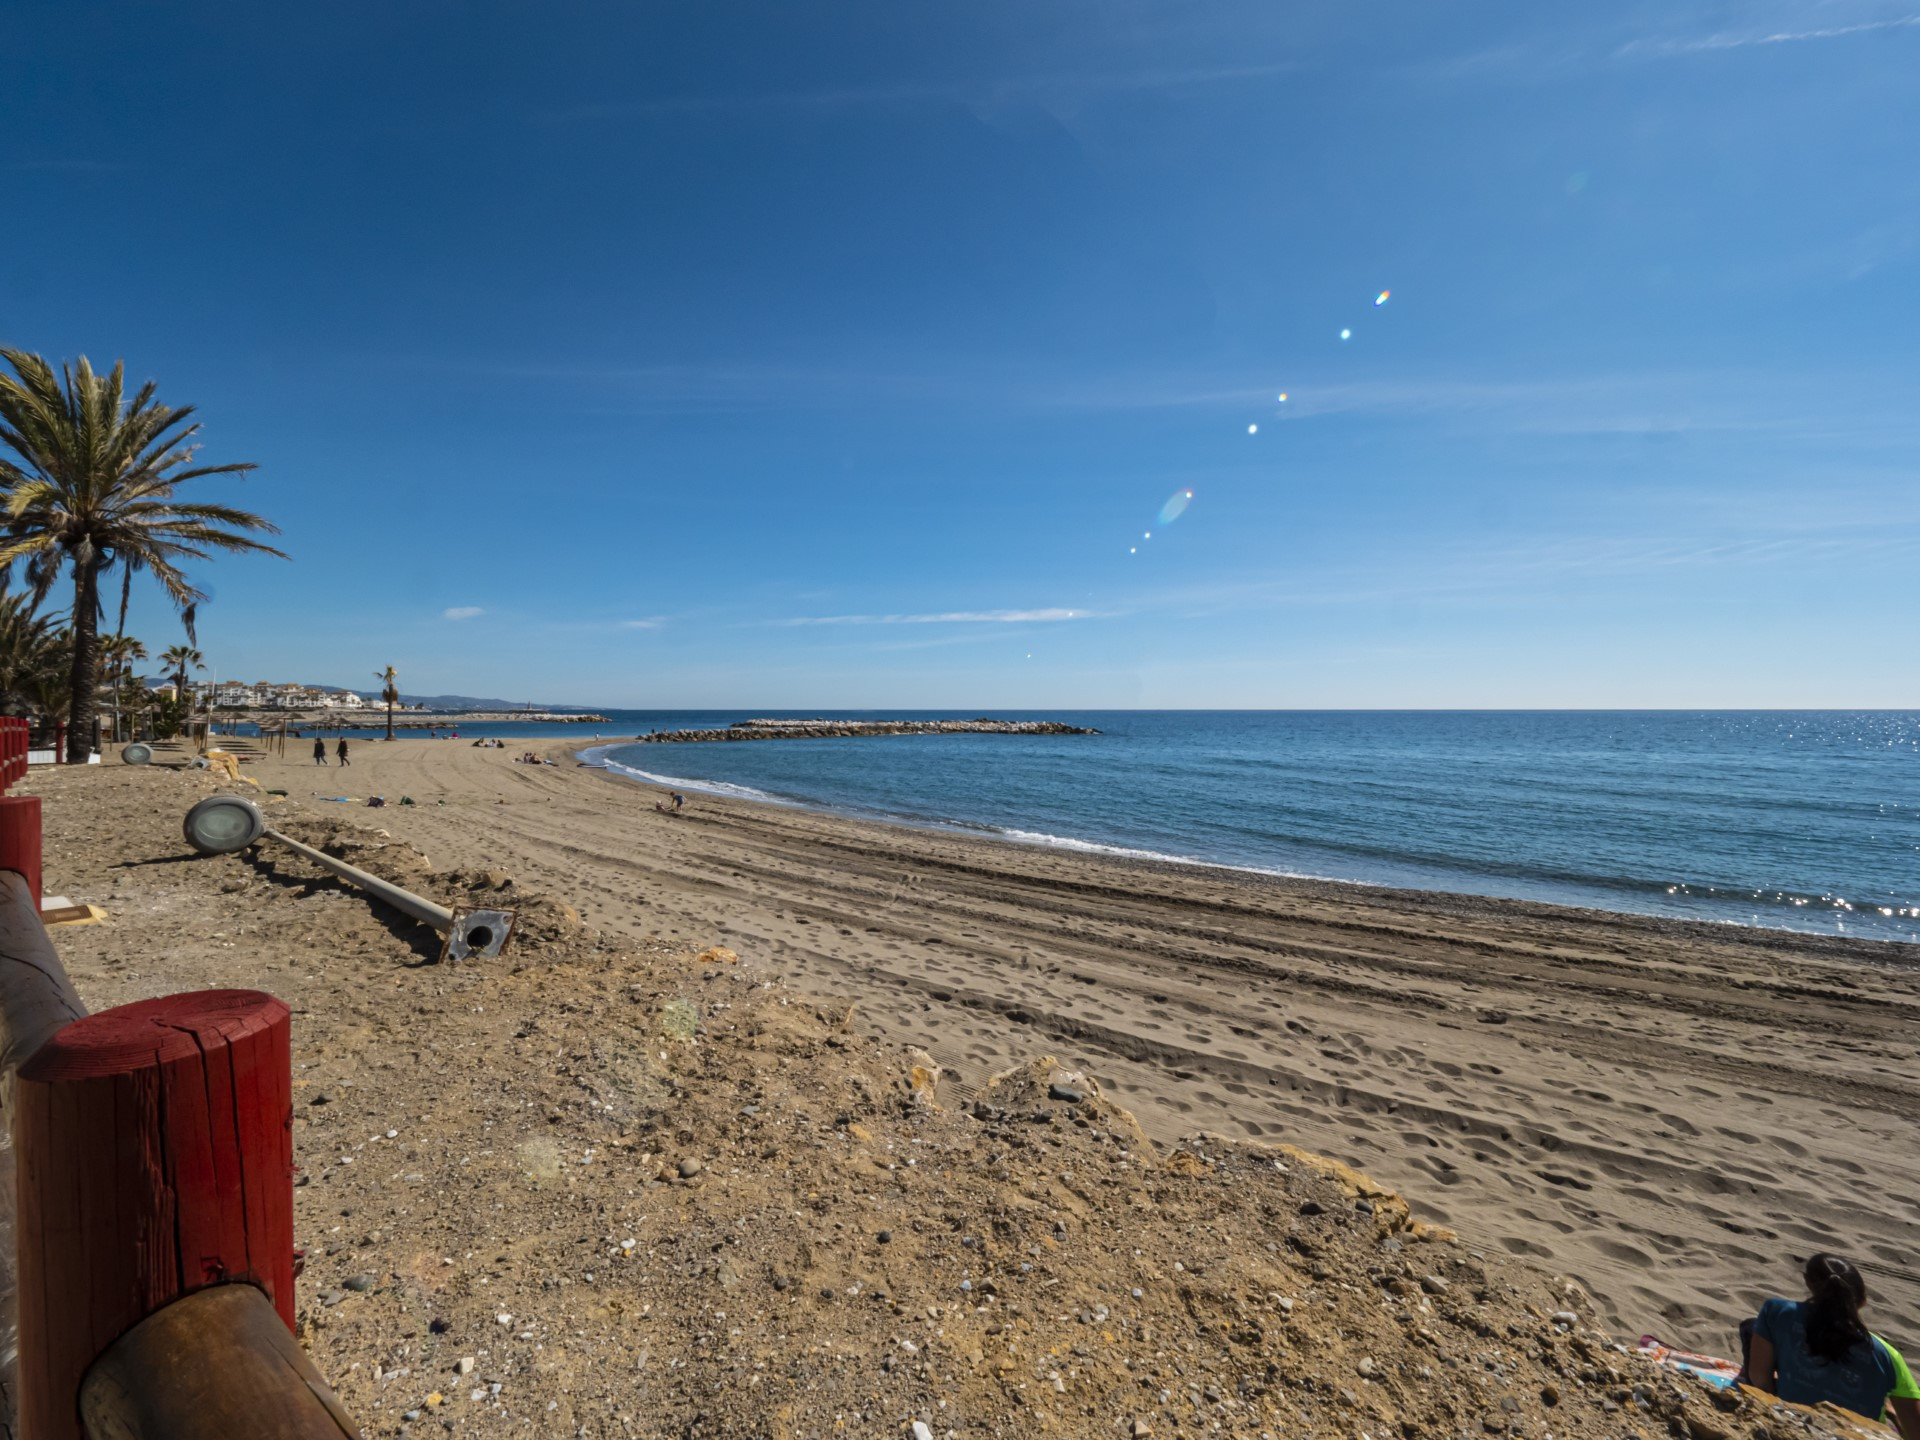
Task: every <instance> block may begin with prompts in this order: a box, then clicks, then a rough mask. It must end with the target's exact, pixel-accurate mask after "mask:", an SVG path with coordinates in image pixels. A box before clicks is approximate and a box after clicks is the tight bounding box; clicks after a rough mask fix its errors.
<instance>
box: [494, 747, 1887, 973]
mask: <svg viewBox="0 0 1920 1440" xmlns="http://www.w3.org/2000/svg"><path fill="white" fill-rule="evenodd" d="M603 713H608V715H609V721H608V723H607V724H606V725H593V726H567V727H560V726H522V727H515V726H512V725H499V726H494V727H491V728H490V729H487V730H468V731H465V732H463V733H465V734H467V735H472V734H478V733H498V734H508V735H512V734H518V733H526V734H529V735H531V734H540V735H543V736H547V735H553V734H556V733H568V734H572V735H573V736H575V737H576V738H580V739H587V740H591V739H592V738H593V734H594V732H596V731H598V732H601V733H603V734H604V735H605V736H606V737H607V738H608V739H609V740H611V739H612V738H613V737H615V736H618V735H621V734H625V735H634V734H639V733H643V732H646V731H650V730H667V729H694V728H707V727H714V726H721V725H727V724H730V723H732V722H733V721H735V720H741V719H746V718H749V717H750V716H778V717H781V718H789V717H788V715H787V712H781V711H765V710H761V711H726V712H721V711H711V712H692V711H615V712H603ZM813 713H820V714H822V715H823V718H829V719H849V720H884V719H964V718H969V716H968V715H967V714H965V713H963V712H955V711H940V712H932V711H859V712H853V711H832V712H810V713H809V716H808V718H811V715H812V714H813ZM993 713H994V714H995V715H996V716H997V717H999V718H1005V719H1051V720H1062V721H1065V722H1067V723H1069V724H1074V725H1085V726H1090V727H1093V728H1095V729H1098V730H1099V731H1100V732H1101V733H1100V734H1098V735H1033V736H1025V735H941V736H899V737H883V738H858V739H820V740H768V741H758V742H752V743H740V744H702V745H673V746H662V745H632V744H627V745H621V744H617V743H613V744H606V745H604V746H600V747H596V748H595V750H594V751H593V752H592V753H591V755H589V756H588V757H586V758H589V759H593V760H597V761H600V762H604V763H605V764H606V765H607V767H608V768H609V769H610V770H613V771H614V772H615V773H625V774H628V775H630V776H632V777H633V778H635V779H637V780H643V781H648V782H651V783H655V784H663V785H669V786H672V787H674V788H676V789H680V790H683V791H687V792H690V793H692V792H708V793H713V794H720V795H731V796H737V797H744V798H747V799H753V800H761V801H766V802H770V803H777V804H782V805H796V806H803V807H806V808H809V809H816V810H823V811H832V812H837V813H842V814H848V815H858V816H864V817H868V818H874V819H881V820H888V821H893V822H897V823H903V824H909V825H922V826H939V827H945V828H951V829H954V830H960V831H968V832H972V833H977V834H986V835H994V836H999V837H1002V838H1004V839H1009V840H1015V841H1021V842H1024V843H1028V844H1033V845H1051V846H1058V847H1061V848H1064V849H1069V850H1081V851H1091V852H1100V853H1108V854H1119V855H1131V856H1143V857H1151V858H1156V859H1165V860H1174V861H1184V862H1192V863H1200V864H1210V865H1226V866H1233V867H1237V868H1242V869H1246V870H1252V871H1258V872H1263V873H1269V874H1277V875H1289V876H1302V877H1311V878H1316V879H1325V880H1346V881H1359V882H1362V883H1365V884H1370V885H1387V886H1396V887H1403V888H1412V889H1420V890H1444V891H1453V892H1456V893H1464V894H1472V895H1488V896H1505V897H1511V898H1516V899H1523V900H1539V901H1547V902H1550V903H1553V904H1560V905H1581V906H1588V907H1593V908H1598V909H1603V910H1617V911H1627V912H1632V913H1636V914H1645V915H1663V916H1673V917H1679V918H1684V919H1691V920H1705V921H1720V922H1725V923H1730V924H1741V925H1759V926H1769V927H1775V928H1780V929H1787V930H1800V931H1808V932H1816V933H1823V934H1835V935H1848V936H1854V937H1858V938H1867V939H1878V940H1901V941H1909V942H1914V941H1920V711H1749V710H1743V711H1479V712H1475V711H1375V710H1369V711H1297V710H1285V711H1246V710H1228V711H1146V710H1116V711H1088V712H1063V711H1049V712H1046V713H1045V714H1044V715H1042V714H1034V715H1026V714H1022V713H1020V712H1010V711H996V712H993ZM795 718H797V717H795Z"/></svg>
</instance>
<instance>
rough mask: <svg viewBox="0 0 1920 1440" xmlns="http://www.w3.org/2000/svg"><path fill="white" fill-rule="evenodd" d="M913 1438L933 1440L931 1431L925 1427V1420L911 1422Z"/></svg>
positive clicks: (914, 1439)
mask: <svg viewBox="0 0 1920 1440" xmlns="http://www.w3.org/2000/svg"><path fill="white" fill-rule="evenodd" d="M913 1440H933V1431H931V1430H929V1429H928V1428H927V1422H926V1421H924V1420H916V1421H914V1422H913Z"/></svg>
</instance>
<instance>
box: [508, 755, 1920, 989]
mask: <svg viewBox="0 0 1920 1440" xmlns="http://www.w3.org/2000/svg"><path fill="white" fill-rule="evenodd" d="M633 743H634V742H633V741H631V740H624V739H622V740H603V739H596V740H584V741H583V740H572V739H569V740H557V741H549V742H548V743H547V745H546V747H545V753H547V754H549V755H554V756H557V757H559V758H561V759H564V760H566V761H570V762H573V763H575V764H576V765H578V766H580V767H582V768H587V769H600V770H602V772H603V773H607V774H610V775H611V774H613V772H614V771H615V770H616V769H617V770H618V771H619V772H620V773H619V774H618V775H615V776H614V778H616V779H620V780H624V781H625V782H626V783H629V784H634V785H643V786H652V787H654V788H655V789H661V790H667V789H673V788H676V787H677V788H680V789H683V790H687V791H690V792H694V793H697V794H699V795H701V796H703V797H705V798H707V799H711V800H722V801H728V802H731V803H737V804H744V805H766V806H771V807H773V808H775V809H782V810H797V811H800V812H801V813H803V814H807V815H818V816H820V817H822V818H823V819H832V820H844V821H846V822H848V823H850V824H859V825H876V826H881V827H883V828H898V829H902V830H908V831H926V832H932V833H935V834H940V835H952V836H956V837H959V838H962V839H969V840H978V841H981V842H983V843H987V844H1002V845H1012V846H1016V847H1019V848H1022V849H1037V850H1059V851H1062V852H1064V853H1067V854H1072V855H1084V856H1086V857H1088V858H1089V859H1096V860H1097V859H1107V860H1113V861H1122V862H1128V863H1132V864H1139V865H1153V866H1164V867H1168V868H1171V869H1174V870H1182V869H1200V870H1210V871H1217V872H1220V873H1221V874H1222V875H1227V876H1242V877H1246V878H1247V879H1249V880H1271V881H1275V882H1278V883H1280V884H1285V885H1303V886H1328V887H1333V889H1334V891H1336V892H1338V891H1341V890H1356V891H1364V892H1371V893H1376V894H1377V895H1379V896H1381V897H1396V896H1405V897H1408V899H1409V900H1410V902H1415V903H1417V902H1419V901H1422V900H1428V901H1440V902H1449V903H1454V904H1458V905H1461V906H1476V905H1498V906H1514V907H1518V908H1520V909H1522V910H1536V911H1539V912H1541V914H1542V915H1543V916H1544V917H1547V918H1551V917H1552V916H1553V915H1556V914H1560V913H1566V914H1568V915H1575V916H1585V917H1589V918H1592V919H1610V918H1624V919H1630V920H1635V921H1642V922H1645V923H1647V924H1649V925H1652V926H1656V927H1668V926H1670V927H1680V928H1681V930H1682V931H1683V932H1685V933H1691V932H1688V931H1687V930H1686V927H1692V929H1693V930H1697V932H1698V934H1697V935H1696V936H1695V938H1706V937H1707V936H1709V935H1711V934H1713V933H1716V932H1719V931H1723V930H1729V929H1731V930H1734V931H1738V932H1740V933H1742V934H1743V935H1750V936H1752V937H1754V943H1757V944H1766V943H1769V942H1768V941H1767V939H1765V938H1764V937H1774V943H1776V944H1777V945H1779V946H1787V945H1789V944H1791V945H1794V946H1799V945H1803V944H1805V943H1807V942H1813V943H1820V942H1832V943H1833V944H1834V945H1835V946H1838V947H1841V948H1842V949H1843V950H1846V949H1847V948H1848V947H1854V946H1858V947H1861V949H1860V951H1859V953H1858V955H1857V957H1856V958H1858V959H1859V960H1861V962H1862V963H1866V964H1894V965H1901V964H1904V965H1912V966H1915V967H1920V941H1907V940H1892V939H1882V938H1879V937H1876V936H1867V935H1836V934H1834V933H1833V932H1832V931H1829V930H1812V929H1808V930H1798V929H1794V928H1793V927H1791V926H1788V925H1784V924H1782V925H1764V924H1756V923H1753V922H1749V921H1741V920H1731V919H1729V920H1708V919H1700V918H1697V917H1691V916H1682V915H1667V914H1661V913H1659V912H1657V911H1649V910H1625V909H1612V908H1608V907H1606V906H1600V905H1572V904H1566V903H1563V902H1560V901H1554V900H1534V899H1530V898H1527V897H1525V896H1519V895H1492V894H1486V895H1483V894H1480V893H1478V892H1476V891H1472V890H1445V889H1435V888H1430V887H1425V886H1416V885H1389V884H1385V883H1383V882H1380V881H1375V880H1353V879H1347V878H1344V877H1341V876H1334V875H1311V874H1307V873H1304V872H1301V871H1292V870H1280V869H1275V868H1272V867H1267V866H1260V865H1242V864H1236V863H1234V862H1233V861H1230V860H1210V859H1207V858H1205V857H1203V856H1198V855H1174V854H1171V853H1168V852H1164V851H1154V850H1143V849H1138V848H1134V847H1129V846H1124V845H1114V844H1110V843H1108V842H1106V841H1100V840H1089V839H1085V838H1083V837H1080V836H1070V835H1047V834H1044V833H1043V832H1039V831H1017V832H1016V831H1009V830H1006V829H1003V828H1000V827H997V826H987V825H984V824H968V823H967V822H965V821H960V820H923V819H915V818H912V817H909V816H904V815H888V814H884V813H881V812H878V811H868V810H856V809H851V808H846V807H836V806H833V805H828V804H822V803H817V802H813V801H808V800H800V799H790V798H788V797H786V796H780V795H770V794H767V793H766V792H764V791H754V790H752V789H751V787H748V786H740V785H731V784H728V783H727V782H725V781H716V780H694V779H686V778H683V777H662V778H659V779H654V778H651V777H649V776H648V775H646V774H643V773H641V772H638V771H636V770H634V769H633V768H632V767H631V766H621V765H617V763H608V762H601V761H595V760H592V759H587V758H584V757H587V756H589V755H590V754H591V752H594V751H605V750H613V749H617V748H619V747H620V746H622V745H630V744H633ZM531 748H536V749H538V748H540V747H537V746H535V747H531ZM1028 837H1032V838H1028ZM1889 949H1890V950H1892V951H1893V952H1896V953H1894V954H1891V955H1889V954H1887V953H1885V952H1887V951H1888V950H1889Z"/></svg>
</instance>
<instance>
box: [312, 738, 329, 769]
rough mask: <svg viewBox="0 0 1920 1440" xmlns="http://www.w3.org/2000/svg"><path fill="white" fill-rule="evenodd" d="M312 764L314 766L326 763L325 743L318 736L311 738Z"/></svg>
mask: <svg viewBox="0 0 1920 1440" xmlns="http://www.w3.org/2000/svg"><path fill="white" fill-rule="evenodd" d="M313 763H314V764H316V765H324V764H326V763H327V742H326V741H324V740H322V739H321V738H320V737H319V736H318V735H316V736H314V737H313Z"/></svg>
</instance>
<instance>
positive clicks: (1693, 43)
mask: <svg viewBox="0 0 1920 1440" xmlns="http://www.w3.org/2000/svg"><path fill="white" fill-rule="evenodd" d="M1916 28H1920V15H1899V16H1895V17H1894V18H1892V19H1890V20H1863V21H1860V22H1859V23H1857V24H1853V25H1825V26H1820V27H1817V28H1814V29H1808V30H1772V31H1747V32H1744V33H1740V32H1734V31H1721V32H1718V33H1716V34H1712V35H1700V36H1694V37H1691V38H1684V37H1683V38H1675V39H1666V40H1653V39H1644V40H1630V41H1628V42H1627V43H1626V44H1625V45H1622V46H1621V47H1620V48H1619V49H1618V50H1615V51H1614V52H1613V53H1614V56H1615V57H1616V58H1618V59H1630V58H1633V57H1637V56H1645V57H1650V58H1656V59H1657V58H1659V57H1661V56H1666V55H1699V54H1704V53H1707V52H1710V51H1714V50H1745V49H1747V48H1748V47H1750V46H1754V45H1796V44H1799V43H1800V42H1801V41H1805V40H1843V39H1845V38H1846V37H1848V36H1849V35H1867V34H1871V33H1872V32H1874V31H1877V30H1912V29H1916Z"/></svg>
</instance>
